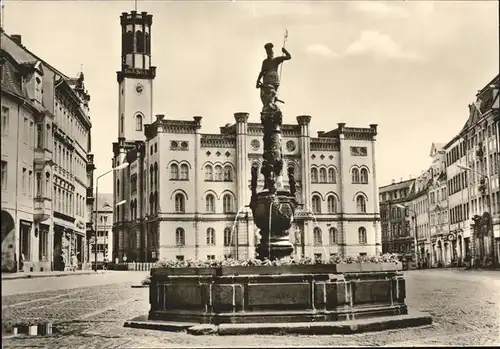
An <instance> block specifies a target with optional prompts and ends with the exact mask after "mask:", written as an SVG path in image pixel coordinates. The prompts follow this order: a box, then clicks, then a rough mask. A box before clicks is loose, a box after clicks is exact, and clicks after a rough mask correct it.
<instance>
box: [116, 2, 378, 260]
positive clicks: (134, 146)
mask: <svg viewBox="0 0 500 349" xmlns="http://www.w3.org/2000/svg"><path fill="white" fill-rule="evenodd" d="M121 26H122V35H123V40H122V67H121V70H120V71H119V72H117V80H118V85H119V86H118V88H119V112H118V125H117V126H118V141H117V142H115V143H114V144H113V161H114V166H115V167H116V166H119V165H120V164H122V163H123V162H128V163H129V166H128V167H127V168H125V169H122V170H117V171H114V203H115V204H116V203H117V202H122V201H124V200H125V201H126V204H125V205H122V206H121V207H116V208H115V209H114V210H115V211H114V226H113V241H114V246H113V260H115V259H116V258H118V259H119V260H124V258H123V257H124V256H125V257H126V260H127V261H130V262H132V261H142V262H150V261H156V260H158V259H188V258H189V259H207V258H224V257H229V256H231V257H233V258H247V257H254V255H255V246H256V244H257V243H258V240H257V235H256V233H257V232H256V227H255V225H254V223H253V218H252V214H251V211H250V210H249V209H248V208H247V207H245V206H246V205H248V204H249V202H250V170H251V167H252V166H256V167H260V166H261V160H262V136H263V129H262V126H261V124H260V123H253V122H250V120H249V119H250V115H249V114H248V113H235V114H234V123H231V124H226V125H225V126H222V127H220V132H219V133H216V134H207V133H203V131H202V117H201V116H194V117H193V119H192V120H171V119H165V117H164V115H156V116H155V119H154V120H153V111H152V109H153V103H152V86H153V80H154V78H155V75H156V74H155V72H156V68H155V67H154V66H152V65H151V54H150V52H151V42H150V34H151V26H152V15H150V14H148V13H146V12H140V13H138V12H135V11H132V12H130V13H122V15H121ZM134 42H135V43H136V44H133V43H134ZM253 118H255V119H258V118H259V117H258V116H257V115H256V116H254V117H253ZM310 121H311V117H310V116H307V115H301V116H297V124H287V125H283V127H282V132H283V133H282V136H283V140H282V144H283V153H284V155H283V157H284V162H285V165H286V167H293V168H294V169H295V179H296V181H297V183H298V188H299V189H298V192H297V199H298V201H299V202H300V203H302V204H303V207H299V208H298V210H297V212H296V216H295V223H294V229H292V230H291V233H290V236H291V240H292V242H293V243H294V244H295V253H296V254H298V255H307V256H311V257H313V256H316V257H321V258H323V259H327V258H329V256H330V255H331V254H335V253H341V254H344V255H358V254H368V255H373V254H376V253H380V252H381V238H380V222H379V220H380V217H379V210H378V207H379V205H378V188H377V185H376V170H375V148H376V135H377V126H376V125H370V126H369V127H367V128H355V127H348V126H346V124H344V123H338V124H337V125H336V128H335V129H334V130H331V131H328V132H318V134H317V135H316V136H313V135H312V134H311V131H310ZM285 170H286V168H285ZM285 177H286V175H285ZM260 179H262V178H260ZM258 184H259V186H260V187H262V186H263V183H262V181H259V183H258ZM284 186H285V188H286V187H288V182H287V179H285V183H284Z"/></svg>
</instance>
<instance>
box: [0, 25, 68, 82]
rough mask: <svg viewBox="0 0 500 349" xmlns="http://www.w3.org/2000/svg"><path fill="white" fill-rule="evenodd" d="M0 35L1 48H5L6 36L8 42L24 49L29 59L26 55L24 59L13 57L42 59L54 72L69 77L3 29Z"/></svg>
mask: <svg viewBox="0 0 500 349" xmlns="http://www.w3.org/2000/svg"><path fill="white" fill-rule="evenodd" d="M0 36H2V38H1V40H0V42H2V49H5V48H4V44H5V42H6V41H5V39H6V38H7V39H8V40H9V41H10V42H12V43H14V44H15V45H16V46H18V47H20V48H21V49H23V50H24V52H25V53H27V54H28V56H29V59H28V57H26V59H22V58H21V57H15V59H17V60H19V62H23V63H30V62H33V61H34V60H39V61H42V62H43V64H45V65H46V66H47V67H48V68H49V69H50V70H52V71H53V72H54V73H55V74H57V75H60V76H62V77H64V78H65V79H69V77H68V76H67V75H66V74H63V73H61V72H60V71H59V70H57V69H56V68H54V67H53V66H51V65H50V64H49V63H47V61H46V60H44V59H42V58H40V57H38V56H37V55H36V54H34V53H33V52H31V51H30V50H28V49H27V48H26V47H25V46H24V45H21V44H19V43H18V42H17V41H15V40H13V39H12V37H11V36H10V35H8V34H7V33H5V32H4V31H3V30H1V31H0ZM33 58H34V59H33Z"/></svg>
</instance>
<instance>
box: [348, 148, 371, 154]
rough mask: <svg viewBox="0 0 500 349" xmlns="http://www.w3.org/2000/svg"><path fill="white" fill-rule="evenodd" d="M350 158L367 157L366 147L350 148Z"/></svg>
mask: <svg viewBox="0 0 500 349" xmlns="http://www.w3.org/2000/svg"><path fill="white" fill-rule="evenodd" d="M351 155H352V156H367V155H368V152H367V149H366V147H351Z"/></svg>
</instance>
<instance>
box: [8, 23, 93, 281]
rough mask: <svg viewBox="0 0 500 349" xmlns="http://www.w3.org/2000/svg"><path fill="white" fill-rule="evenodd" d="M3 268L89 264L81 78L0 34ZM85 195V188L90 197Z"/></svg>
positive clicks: (86, 126)
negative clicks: (72, 261)
mask: <svg viewBox="0 0 500 349" xmlns="http://www.w3.org/2000/svg"><path fill="white" fill-rule="evenodd" d="M1 36H2V38H1V58H2V71H1V79H2V89H1V90H2V94H1V98H2V103H1V105H2V108H1V109H2V115H1V117H2V121H1V123H2V168H1V170H2V172H1V173H2V270H5V271H25V272H32V271H47V270H52V269H55V270H61V269H63V268H65V267H68V266H69V264H70V258H71V256H72V255H76V256H77V258H78V261H79V263H81V264H85V263H86V262H87V261H88V258H87V256H88V251H87V248H86V230H87V225H86V224H87V223H88V222H89V221H90V213H91V211H90V209H91V205H92V194H90V197H88V188H90V189H91V187H92V171H93V157H92V154H90V129H91V123H90V118H89V110H88V102H89V100H90V97H89V95H88V93H87V91H86V90H85V87H84V78H83V74H81V75H80V77H79V78H77V79H72V78H69V77H67V76H66V75H64V74H62V73H61V72H59V71H58V70H57V69H55V68H54V67H52V66H51V65H50V64H48V63H47V62H45V61H43V60H42V59H40V58H39V57H37V56H36V55H35V54H33V53H32V52H30V51H29V50H28V49H27V48H26V47H25V46H23V45H22V42H21V36H19V35H12V36H9V35H7V34H5V33H4V32H3V31H2V32H1ZM91 192H92V190H90V193H91Z"/></svg>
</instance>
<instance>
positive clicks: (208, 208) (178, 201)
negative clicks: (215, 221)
mask: <svg viewBox="0 0 500 349" xmlns="http://www.w3.org/2000/svg"><path fill="white" fill-rule="evenodd" d="M215 200H216V199H215V195H214V194H211V193H209V194H207V195H206V196H205V212H207V213H215ZM174 202H175V212H176V213H185V212H186V197H185V196H184V194H182V193H177V194H175V199H174ZM234 207H235V206H234V197H233V195H231V194H224V196H223V197H222V212H223V213H234V212H235V209H234Z"/></svg>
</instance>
